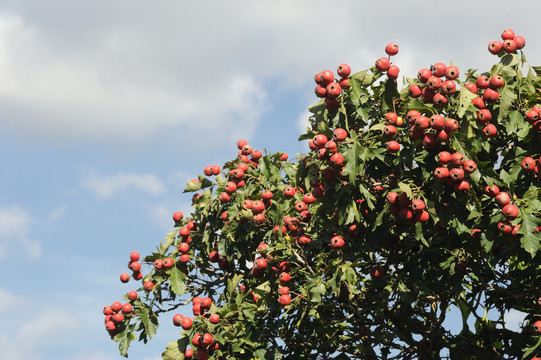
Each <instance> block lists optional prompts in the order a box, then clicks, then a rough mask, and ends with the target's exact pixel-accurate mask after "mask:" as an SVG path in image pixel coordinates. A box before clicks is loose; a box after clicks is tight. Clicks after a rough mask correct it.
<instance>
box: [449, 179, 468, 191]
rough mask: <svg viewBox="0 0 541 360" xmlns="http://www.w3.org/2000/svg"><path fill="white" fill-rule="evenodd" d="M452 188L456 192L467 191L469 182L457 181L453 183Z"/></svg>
mask: <svg viewBox="0 0 541 360" xmlns="http://www.w3.org/2000/svg"><path fill="white" fill-rule="evenodd" d="M453 190H455V192H458V193H467V192H468V191H470V183H469V182H467V181H466V180H462V181H459V182H457V183H455V184H454V185H453Z"/></svg>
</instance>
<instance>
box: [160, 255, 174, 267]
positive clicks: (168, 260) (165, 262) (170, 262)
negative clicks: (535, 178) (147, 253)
mask: <svg viewBox="0 0 541 360" xmlns="http://www.w3.org/2000/svg"><path fill="white" fill-rule="evenodd" d="M173 265H175V262H174V261H173V259H171V258H169V257H168V258H165V259H163V267H164V268H166V269H170V268H172V267H173Z"/></svg>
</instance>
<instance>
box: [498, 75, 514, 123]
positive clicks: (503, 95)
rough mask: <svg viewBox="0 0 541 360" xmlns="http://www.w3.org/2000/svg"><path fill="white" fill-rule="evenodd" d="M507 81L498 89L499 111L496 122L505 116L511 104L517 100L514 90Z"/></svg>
mask: <svg viewBox="0 0 541 360" xmlns="http://www.w3.org/2000/svg"><path fill="white" fill-rule="evenodd" d="M514 90H515V89H513V88H512V87H511V86H510V85H509V83H506V84H505V86H504V87H503V88H501V89H500V111H499V113H498V122H500V121H502V120H503V119H504V118H506V117H507V114H508V113H509V110H510V109H511V106H513V103H514V102H515V101H516V100H517V98H518V97H517V94H515V92H514Z"/></svg>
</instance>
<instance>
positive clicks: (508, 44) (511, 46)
mask: <svg viewBox="0 0 541 360" xmlns="http://www.w3.org/2000/svg"><path fill="white" fill-rule="evenodd" d="M502 48H503V51H505V52H506V53H508V54H509V53H512V52H515V50H516V49H517V43H516V42H515V41H514V40H505V41H504V42H503V44H502Z"/></svg>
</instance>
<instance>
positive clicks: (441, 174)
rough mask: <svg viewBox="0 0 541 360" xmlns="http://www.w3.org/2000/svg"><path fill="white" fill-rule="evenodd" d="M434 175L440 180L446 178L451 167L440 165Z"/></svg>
mask: <svg viewBox="0 0 541 360" xmlns="http://www.w3.org/2000/svg"><path fill="white" fill-rule="evenodd" d="M434 176H435V177H436V178H437V179H439V180H443V179H446V178H448V177H449V169H447V168H446V167H438V168H436V170H434Z"/></svg>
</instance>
